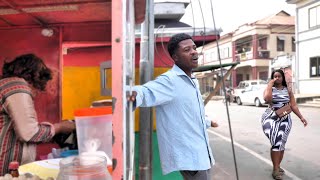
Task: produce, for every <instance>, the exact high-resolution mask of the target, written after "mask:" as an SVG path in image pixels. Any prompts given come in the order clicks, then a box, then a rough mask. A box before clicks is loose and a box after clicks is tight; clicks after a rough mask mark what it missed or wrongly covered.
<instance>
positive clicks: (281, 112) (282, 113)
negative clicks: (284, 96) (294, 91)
mask: <svg viewBox="0 0 320 180" xmlns="http://www.w3.org/2000/svg"><path fill="white" fill-rule="evenodd" d="M275 112H276V114H277V116H278V117H280V118H281V117H283V116H286V115H288V114H290V113H291V112H292V109H291V105H290V104H287V105H285V106H283V107H281V108H280V109H278V110H276V111H275Z"/></svg>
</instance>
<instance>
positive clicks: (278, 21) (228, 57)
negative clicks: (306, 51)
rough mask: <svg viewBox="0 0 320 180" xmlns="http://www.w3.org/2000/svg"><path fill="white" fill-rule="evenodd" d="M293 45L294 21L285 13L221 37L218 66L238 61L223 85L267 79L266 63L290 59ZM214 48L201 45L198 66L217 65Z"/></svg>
mask: <svg viewBox="0 0 320 180" xmlns="http://www.w3.org/2000/svg"><path fill="white" fill-rule="evenodd" d="M294 42H295V18H294V17H293V16H291V15H290V14H288V13H286V12H285V11H280V12H279V13H277V14H274V15H272V16H269V17H266V18H263V19H261V20H258V21H256V22H253V23H247V24H244V25H242V26H239V27H238V29H236V30H234V31H233V32H231V33H228V34H225V35H223V36H222V37H221V38H220V39H219V52H220V59H221V63H229V62H236V61H240V64H239V65H237V67H236V69H235V70H233V72H232V75H231V77H230V83H229V82H227V85H226V86H228V84H230V86H232V87H236V86H237V85H238V84H239V82H240V81H243V80H255V79H262V80H267V79H268V78H269V74H270V73H269V66H270V62H272V61H273V62H274V61H277V59H278V58H277V57H278V56H284V55H286V56H288V57H291V56H294V54H295V44H294ZM217 49H218V48H217V43H216V42H212V43H210V44H207V45H205V46H204V47H203V50H202V51H203V59H202V61H201V62H200V63H202V64H204V65H210V64H219V63H220V62H219V57H218V54H217V51H218V50H217ZM291 59H292V58H291ZM290 67H291V65H289V68H290Z"/></svg>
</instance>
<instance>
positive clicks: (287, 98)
mask: <svg viewBox="0 0 320 180" xmlns="http://www.w3.org/2000/svg"><path fill="white" fill-rule="evenodd" d="M264 99H265V100H266V102H268V104H269V107H268V108H267V109H266V111H265V112H264V113H263V115H262V118H261V123H262V128H263V132H264V134H265V135H266V136H267V137H268V138H269V140H270V143H271V153H270V154H271V160H272V163H273V172H272V176H273V178H274V179H277V180H278V179H282V176H283V174H284V170H283V169H282V168H280V163H281V161H282V158H283V155H284V150H285V144H286V142H287V138H288V136H289V133H290V130H291V125H292V120H291V116H290V114H287V115H285V116H283V117H281V118H280V117H278V116H277V115H276V113H275V110H277V109H279V108H281V107H283V106H284V105H286V104H288V103H290V105H291V109H292V111H293V112H294V113H295V114H296V115H297V116H298V117H299V118H300V120H301V122H302V123H303V125H304V126H307V124H308V122H307V121H306V119H305V118H304V117H303V116H302V115H301V113H300V111H299V109H298V106H297V103H296V101H295V98H294V95H293V93H292V91H291V90H290V89H289V88H288V87H287V83H286V79H285V75H284V73H283V71H282V70H281V69H278V70H275V71H273V72H272V74H271V80H270V82H269V83H268V86H267V88H266V89H265V91H264Z"/></svg>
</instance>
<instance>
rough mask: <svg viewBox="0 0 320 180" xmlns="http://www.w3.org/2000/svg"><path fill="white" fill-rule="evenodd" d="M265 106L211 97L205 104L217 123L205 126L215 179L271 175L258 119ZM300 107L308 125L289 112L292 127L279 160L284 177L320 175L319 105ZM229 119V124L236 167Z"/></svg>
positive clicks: (259, 179)
mask: <svg viewBox="0 0 320 180" xmlns="http://www.w3.org/2000/svg"><path fill="white" fill-rule="evenodd" d="M227 109H228V111H227ZM265 109H266V107H255V106H246V105H245V106H244V105H241V106H239V105H237V104H234V103H232V104H231V106H228V107H226V105H225V104H224V103H222V101H221V100H220V101H210V102H209V103H208V104H207V105H206V114H207V115H209V116H210V117H212V118H213V119H215V120H217V121H218V123H219V127H217V128H210V129H209V130H208V133H209V136H210V144H211V147H212V149H213V152H214V157H215V161H216V164H215V166H214V168H213V172H212V173H213V179H214V180H229V179H230V180H234V179H237V175H236V174H238V179H240V180H242V179H246V180H271V179H273V178H272V176H271V172H272V162H271V160H270V143H269V140H268V139H267V137H266V136H265V135H264V134H263V132H262V127H261V123H260V117H261V115H262V114H263V112H264V111H265ZM299 109H300V112H301V113H302V115H303V116H304V117H305V118H306V119H307V121H308V123H309V125H308V126H307V127H303V124H302V123H301V121H300V120H299V118H298V117H297V116H296V115H295V114H293V113H292V114H291V116H292V119H293V127H292V129H291V133H290V135H289V138H288V142H287V144H286V151H285V155H284V159H283V161H282V168H283V169H285V170H286V175H285V176H284V180H290V179H294V180H299V179H301V180H317V179H320V154H319V152H320V143H319V142H320V141H319V137H320V108H311V107H300V108H299ZM227 112H229V117H230V118H228V113H227ZM228 119H230V124H231V131H232V135H233V136H232V137H233V141H234V145H233V147H234V151H235V157H236V165H237V166H236V167H237V168H235V161H234V157H233V150H232V143H231V136H230V128H229V123H228ZM236 169H237V172H238V173H236Z"/></svg>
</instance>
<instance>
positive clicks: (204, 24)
mask: <svg viewBox="0 0 320 180" xmlns="http://www.w3.org/2000/svg"><path fill="white" fill-rule="evenodd" d="M198 3H199V7H200V12H201V16H202V22H203V34H201V35H202V36H204V38H203V42H202V48H201V52H200V54H202V52H203V47H204V45H205V43H206V23H205V20H204V15H203V11H202V6H201V2H200V0H198Z"/></svg>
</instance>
